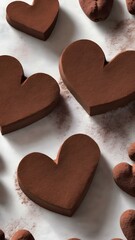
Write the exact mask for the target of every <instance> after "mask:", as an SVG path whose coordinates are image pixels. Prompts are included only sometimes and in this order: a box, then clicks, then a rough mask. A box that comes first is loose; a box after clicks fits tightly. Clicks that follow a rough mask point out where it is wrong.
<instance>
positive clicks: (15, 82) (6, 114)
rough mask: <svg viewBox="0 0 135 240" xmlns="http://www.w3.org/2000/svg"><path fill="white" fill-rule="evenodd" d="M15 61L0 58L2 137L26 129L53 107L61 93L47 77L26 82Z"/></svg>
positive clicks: (38, 74)
mask: <svg viewBox="0 0 135 240" xmlns="http://www.w3.org/2000/svg"><path fill="white" fill-rule="evenodd" d="M25 79H26V78H25V77H24V73H23V69H22V66H21V64H20V63H19V62H18V60H17V59H15V58H13V57H10V56H0V126H1V132H2V134H5V133H9V132H11V131H14V130H17V129H19V128H22V127H24V126H27V125H29V124H31V123H33V122H35V121H37V120H39V119H41V118H43V117H44V116H46V115H47V114H49V113H50V112H51V111H52V110H53V109H54V107H55V106H56V104H57V102H58V100H59V97H60V89H59V86H58V84H57V82H56V81H55V80H54V79H53V78H52V77H50V76H49V75H46V74H43V73H37V74H34V75H32V76H31V77H29V78H28V79H26V80H25Z"/></svg>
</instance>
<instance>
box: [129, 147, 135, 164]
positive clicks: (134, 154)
mask: <svg viewBox="0 0 135 240" xmlns="http://www.w3.org/2000/svg"><path fill="white" fill-rule="evenodd" d="M128 155H129V157H130V159H131V160H132V161H135V143H132V144H131V145H130V146H129V148H128Z"/></svg>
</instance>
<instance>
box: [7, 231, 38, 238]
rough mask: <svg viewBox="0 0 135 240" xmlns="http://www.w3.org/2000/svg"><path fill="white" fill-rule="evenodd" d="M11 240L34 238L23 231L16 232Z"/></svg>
mask: <svg viewBox="0 0 135 240" xmlns="http://www.w3.org/2000/svg"><path fill="white" fill-rule="evenodd" d="M11 240H34V237H33V236H32V234H31V233H30V232H29V231H27V230H24V229H23V230H19V231H17V232H16V233H15V234H14V235H13V237H12V238H11Z"/></svg>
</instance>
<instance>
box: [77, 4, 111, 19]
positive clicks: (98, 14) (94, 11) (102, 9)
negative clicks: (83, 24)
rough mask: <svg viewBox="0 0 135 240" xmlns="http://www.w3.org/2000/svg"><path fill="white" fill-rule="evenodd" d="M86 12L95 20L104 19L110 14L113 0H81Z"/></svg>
mask: <svg viewBox="0 0 135 240" xmlns="http://www.w3.org/2000/svg"><path fill="white" fill-rule="evenodd" d="M79 2H80V5H81V8H82V10H83V11H84V13H85V14H86V15H87V16H88V17H89V18H90V19H91V20H92V21H94V22H98V21H103V20H105V19H106V18H108V16H109V15H110V12H111V10H112V6H113V0H79Z"/></svg>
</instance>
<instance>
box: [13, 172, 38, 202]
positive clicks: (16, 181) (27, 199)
mask: <svg viewBox="0 0 135 240" xmlns="http://www.w3.org/2000/svg"><path fill="white" fill-rule="evenodd" d="M14 179H15V190H16V192H17V194H18V196H19V199H20V202H21V204H27V205H29V206H32V205H33V203H32V201H31V200H30V199H29V198H28V197H27V196H26V195H25V194H24V193H23V192H22V190H21V189H20V187H19V184H18V180H17V175H16V174H15V177H14Z"/></svg>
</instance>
